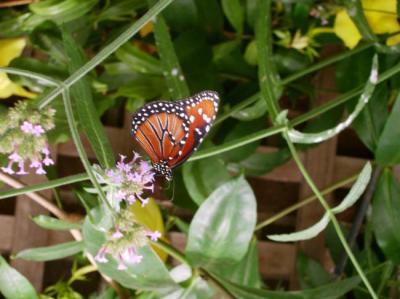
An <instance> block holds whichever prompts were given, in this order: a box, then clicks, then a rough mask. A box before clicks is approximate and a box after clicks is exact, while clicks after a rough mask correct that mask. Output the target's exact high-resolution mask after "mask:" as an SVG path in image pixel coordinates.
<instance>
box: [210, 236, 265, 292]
mask: <svg viewBox="0 0 400 299" xmlns="http://www.w3.org/2000/svg"><path fill="white" fill-rule="evenodd" d="M213 271H214V272H215V274H218V275H219V276H221V277H223V278H225V279H227V280H229V281H230V282H234V283H237V284H240V285H245V286H248V287H252V288H260V287H261V285H262V280H261V276H260V272H259V267H258V249H257V240H256V239H255V238H253V239H252V240H251V243H250V246H249V249H248V251H247V253H246V255H245V256H244V257H243V259H242V260H241V261H240V262H239V263H237V264H234V265H226V266H224V267H220V268H214V269H213Z"/></svg>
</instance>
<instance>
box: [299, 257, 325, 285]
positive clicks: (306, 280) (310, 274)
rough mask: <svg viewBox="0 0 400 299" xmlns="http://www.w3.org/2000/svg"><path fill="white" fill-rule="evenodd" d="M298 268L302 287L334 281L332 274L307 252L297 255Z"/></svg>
mask: <svg viewBox="0 0 400 299" xmlns="http://www.w3.org/2000/svg"><path fill="white" fill-rule="evenodd" d="M296 268H297V273H298V276H297V277H298V278H299V282H300V286H301V288H302V289H307V288H315V287H319V286H321V285H324V284H327V283H329V282H331V281H332V276H331V275H330V274H329V273H328V272H327V271H326V270H325V269H324V267H323V266H322V265H321V264H320V263H319V262H317V261H315V260H313V259H311V258H309V257H308V256H306V255H305V254H302V253H300V254H299V255H298V256H297V261H296Z"/></svg>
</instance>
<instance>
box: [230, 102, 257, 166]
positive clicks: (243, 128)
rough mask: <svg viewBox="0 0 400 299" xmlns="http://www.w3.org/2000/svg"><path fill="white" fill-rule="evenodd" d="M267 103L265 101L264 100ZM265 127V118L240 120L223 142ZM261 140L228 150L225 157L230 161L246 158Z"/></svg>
mask: <svg viewBox="0 0 400 299" xmlns="http://www.w3.org/2000/svg"><path fill="white" fill-rule="evenodd" d="M263 103H264V105H265V102H263ZM264 127H265V120H263V119H259V120H253V121H249V122H239V123H238V124H236V125H234V126H232V127H231V130H230V132H229V133H228V134H227V135H226V137H225V138H224V141H223V143H228V142H230V141H233V140H237V139H239V138H242V137H245V136H248V135H249V132H252V131H258V130H261V129H262V128H264ZM260 143H261V141H257V142H252V143H250V144H247V145H244V146H241V147H239V148H237V149H234V150H232V151H229V152H227V153H226V154H225V155H224V156H223V159H224V160H225V161H229V162H239V161H241V160H243V159H246V158H247V157H249V156H250V155H251V154H253V153H254V152H255V151H256V149H257V147H258V146H259V144H260Z"/></svg>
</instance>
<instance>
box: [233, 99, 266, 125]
mask: <svg viewBox="0 0 400 299" xmlns="http://www.w3.org/2000/svg"><path fill="white" fill-rule="evenodd" d="M265 113H267V104H266V103H265V101H264V99H258V100H257V101H256V102H255V103H254V104H253V105H251V106H249V107H247V108H244V109H242V110H240V111H238V112H234V113H232V117H233V118H236V119H238V120H241V121H250V120H253V119H257V118H260V117H262V116H264V115H265Z"/></svg>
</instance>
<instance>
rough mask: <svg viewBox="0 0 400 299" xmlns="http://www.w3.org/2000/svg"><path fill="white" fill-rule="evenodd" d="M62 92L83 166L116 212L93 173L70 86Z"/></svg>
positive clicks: (105, 200) (104, 199) (108, 204)
mask: <svg viewBox="0 0 400 299" xmlns="http://www.w3.org/2000/svg"><path fill="white" fill-rule="evenodd" d="M62 94H63V101H64V108H65V114H66V116H67V121H68V125H69V128H70V130H71V136H72V140H73V141H74V143H75V146H76V150H77V152H78V155H79V157H80V159H81V161H82V164H83V167H84V168H85V170H86V173H87V174H88V177H89V179H90V181H91V182H92V184H93V186H94V187H95V188H96V189H97V192H98V194H99V197H100V199H101V200H102V201H103V202H104V203H105V204H106V205H107V206H108V208H109V209H110V211H111V212H114V210H113V209H112V207H111V205H110V203H109V202H108V200H107V198H106V196H105V194H104V192H103V189H102V188H101V186H100V184H99V182H98V181H97V179H96V177H95V175H94V173H93V170H92V166H91V165H90V162H89V159H88V157H87V155H86V152H85V149H84V147H83V144H82V141H81V139H80V137H79V132H78V127H77V125H76V121H75V117H74V112H73V110H72V104H71V98H70V96H69V90H68V88H64V89H63V90H62Z"/></svg>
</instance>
